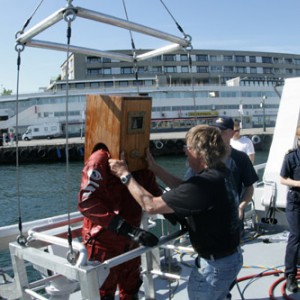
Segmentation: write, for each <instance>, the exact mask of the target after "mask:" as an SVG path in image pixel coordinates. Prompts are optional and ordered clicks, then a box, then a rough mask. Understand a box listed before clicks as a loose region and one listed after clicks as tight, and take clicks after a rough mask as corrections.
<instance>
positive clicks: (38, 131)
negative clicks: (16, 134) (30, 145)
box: [22, 123, 63, 141]
mask: <svg viewBox="0 0 300 300" xmlns="http://www.w3.org/2000/svg"><path fill="white" fill-rule="evenodd" d="M62 135H63V131H62V126H61V124H60V123H45V124H39V125H31V126H28V128H27V130H26V132H25V133H24V134H23V135H22V140H24V141H29V140H32V139H43V138H47V139H51V138H54V137H60V136H62Z"/></svg>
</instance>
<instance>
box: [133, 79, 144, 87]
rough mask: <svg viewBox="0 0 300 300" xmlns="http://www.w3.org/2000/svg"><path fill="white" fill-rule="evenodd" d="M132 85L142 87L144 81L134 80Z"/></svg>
mask: <svg viewBox="0 0 300 300" xmlns="http://www.w3.org/2000/svg"><path fill="white" fill-rule="evenodd" d="M132 84H133V85H134V86H137V85H138V86H142V85H143V81H142V80H134V81H133V82H132Z"/></svg>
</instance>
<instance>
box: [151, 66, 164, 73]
mask: <svg viewBox="0 0 300 300" xmlns="http://www.w3.org/2000/svg"><path fill="white" fill-rule="evenodd" d="M152 72H153V73H162V67H152Z"/></svg>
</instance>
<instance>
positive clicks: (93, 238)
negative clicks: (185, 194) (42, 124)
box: [78, 149, 162, 300]
mask: <svg viewBox="0 0 300 300" xmlns="http://www.w3.org/2000/svg"><path fill="white" fill-rule="evenodd" d="M109 158H110V154H109V152H108V151H106V150H105V149H100V150H97V151H95V152H94V153H92V155H91V156H90V157H89V159H88V160H87V161H86V163H85V166H84V168H83V171H82V180H81V187H80V192H79V199H78V209H79V210H80V212H81V213H82V214H83V215H84V221H83V228H82V238H83V243H84V244H85V245H86V248H87V251H88V257H89V259H90V260H97V261H100V262H103V261H104V260H107V259H109V258H112V257H115V256H117V255H120V254H123V253H124V252H126V251H128V250H130V249H133V248H136V247H137V246H138V243H136V242H134V241H132V240H130V239H128V238H127V237H126V236H122V235H119V234H117V233H116V232H114V231H111V230H109V229H107V228H108V226H109V225H110V224H111V221H112V220H113V218H114V217H115V216H116V215H118V216H120V217H122V218H123V219H124V220H125V221H126V222H127V223H129V224H130V225H133V226H137V227H139V226H140V222H141V217H142V209H141V207H140V206H139V204H138V203H137V202H136V201H135V200H134V199H133V197H132V196H131V194H130V193H129V192H128V190H127V187H126V186H125V185H124V184H122V183H121V181H120V179H119V178H117V177H115V176H114V175H112V174H111V172H110V168H109V165H108V159H109ZM132 175H133V176H134V178H135V179H136V180H137V181H138V182H139V183H140V184H141V185H142V186H144V187H145V188H146V189H147V190H148V191H150V192H151V193H152V194H153V195H155V196H159V195H161V193H162V192H161V190H160V188H159V186H158V185H157V183H156V179H155V176H154V174H153V173H152V172H151V171H150V170H140V171H136V172H133V173H132ZM141 283H142V281H141V278H140V257H137V258H135V259H132V260H130V261H128V262H125V263H123V264H121V265H118V266H116V267H114V268H112V269H111V270H110V274H109V276H108V277H107V279H106V281H105V282H104V284H103V285H102V287H101V288H100V296H101V299H114V295H115V291H116V288H117V287H118V288H119V297H120V300H131V299H137V298H135V297H136V295H137V293H138V291H139V288H140V286H141Z"/></svg>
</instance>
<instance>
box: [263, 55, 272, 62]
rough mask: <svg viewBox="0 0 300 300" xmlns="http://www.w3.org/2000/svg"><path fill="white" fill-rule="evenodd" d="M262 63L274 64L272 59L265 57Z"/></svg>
mask: <svg viewBox="0 0 300 300" xmlns="http://www.w3.org/2000/svg"><path fill="white" fill-rule="evenodd" d="M262 63H263V64H271V63H272V57H268V56H263V57H262Z"/></svg>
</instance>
